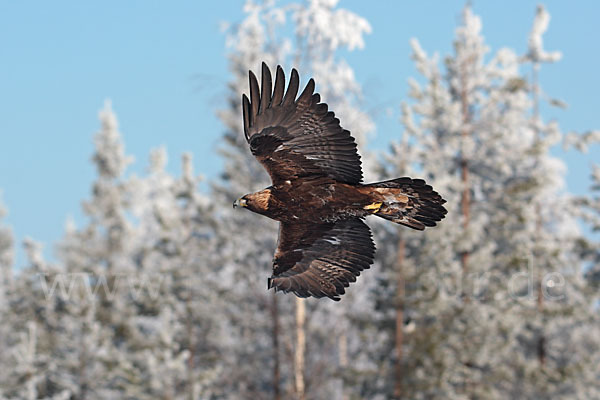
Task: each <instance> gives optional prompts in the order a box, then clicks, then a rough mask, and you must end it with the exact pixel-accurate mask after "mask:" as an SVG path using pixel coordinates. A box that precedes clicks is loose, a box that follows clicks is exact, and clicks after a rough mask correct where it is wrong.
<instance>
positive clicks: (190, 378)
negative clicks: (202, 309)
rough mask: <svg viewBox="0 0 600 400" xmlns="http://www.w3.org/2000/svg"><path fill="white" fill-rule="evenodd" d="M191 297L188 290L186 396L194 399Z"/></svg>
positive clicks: (191, 399)
mask: <svg viewBox="0 0 600 400" xmlns="http://www.w3.org/2000/svg"><path fill="white" fill-rule="evenodd" d="M191 297H192V294H191V293H190V292H188V296H187V299H186V314H187V315H186V317H187V318H186V331H187V335H188V351H189V352H190V355H189V357H188V362H187V364H188V365H187V368H188V370H187V379H188V382H187V385H188V398H189V399H190V400H193V399H194V367H195V366H194V326H193V321H192V320H193V318H194V315H193V312H192V305H191Z"/></svg>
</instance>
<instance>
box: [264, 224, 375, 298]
mask: <svg viewBox="0 0 600 400" xmlns="http://www.w3.org/2000/svg"><path fill="white" fill-rule="evenodd" d="M374 254H375V244H374V243H373V240H372V238H371V230H370V229H369V227H368V226H367V225H365V223H364V222H362V221H361V220H360V219H358V218H353V219H347V220H340V221H337V222H330V223H322V224H305V223H287V222H282V223H281V224H280V225H279V243H278V246H277V250H276V251H275V257H274V259H273V275H272V276H271V278H270V279H269V285H268V286H269V288H272V287H274V288H275V290H282V291H284V292H294V293H295V294H296V296H299V297H309V296H313V297H325V296H327V297H329V298H330V299H333V300H336V301H337V300H339V299H340V298H339V296H341V295H342V294H344V292H345V290H344V287H348V286H349V285H350V282H354V281H356V277H357V276H358V275H360V271H362V270H363V269H367V268H369V267H370V266H371V264H372V263H373V256H374Z"/></svg>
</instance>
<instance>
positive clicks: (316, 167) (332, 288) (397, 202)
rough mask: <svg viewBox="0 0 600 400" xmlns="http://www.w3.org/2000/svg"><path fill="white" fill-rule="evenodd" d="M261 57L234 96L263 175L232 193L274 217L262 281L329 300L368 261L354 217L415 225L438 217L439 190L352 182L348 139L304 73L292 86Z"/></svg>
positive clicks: (365, 240) (357, 168)
mask: <svg viewBox="0 0 600 400" xmlns="http://www.w3.org/2000/svg"><path fill="white" fill-rule="evenodd" d="M284 86H285V77H284V73H283V70H282V69H281V67H279V66H278V67H277V72H276V76H275V86H274V87H273V85H272V79H271V72H270V70H269V68H268V67H267V65H266V64H265V63H263V64H262V80H261V88H260V89H259V85H258V80H257V79H256V77H255V76H254V74H253V73H252V71H250V99H248V97H246V95H243V96H242V111H243V117H244V135H245V136H246V140H247V141H248V143H249V145H250V150H251V151H252V154H253V155H254V156H255V157H256V158H257V159H258V161H259V162H260V163H261V164H262V165H263V166H264V167H265V168H266V170H267V172H268V173H269V175H270V176H271V180H272V183H273V184H272V185H271V186H270V187H268V188H266V189H264V190H262V191H260V192H256V193H251V194H247V195H245V196H243V197H241V198H240V199H238V200H237V201H236V203H234V206H236V205H239V206H242V207H245V208H248V209H249V210H250V211H253V212H255V213H258V214H262V215H265V216H267V217H269V218H272V219H275V220H277V221H279V222H280V224H279V241H278V246H277V250H276V251H275V256H274V258H273V275H272V276H271V278H269V280H268V287H269V288H275V290H282V291H284V292H293V293H294V294H296V295H297V296H300V297H309V296H313V297H329V298H331V299H333V300H339V299H340V297H339V296H341V295H342V294H344V292H345V288H346V287H348V286H349V284H350V283H351V282H354V281H356V277H357V276H358V275H360V272H361V271H362V270H364V269H367V268H369V267H370V266H371V264H372V263H373V256H374V254H375V244H374V243H373V240H372V235H371V231H370V229H369V227H368V226H367V225H366V224H365V223H364V222H363V221H362V219H363V218H365V217H366V216H368V215H376V216H378V217H382V218H385V219H388V220H390V221H393V222H396V223H398V224H402V225H406V226H409V227H411V228H414V229H418V230H423V229H425V227H429V226H435V225H436V222H439V221H441V220H442V218H444V216H445V214H446V209H445V208H444V207H443V206H442V204H444V203H445V200H444V199H442V197H441V196H440V195H439V194H438V193H436V192H435V191H434V190H433V189H432V188H431V186H429V185H427V184H425V181H423V180H421V179H411V178H407V177H405V178H398V179H392V180H389V181H385V182H378V183H372V184H367V185H364V184H361V182H362V170H361V163H360V156H359V155H358V152H357V151H356V143H355V141H354V138H353V137H352V136H351V135H350V132H349V131H347V130H345V129H343V128H342V127H341V126H340V121H339V120H338V119H337V118H336V117H335V115H334V114H333V112H331V111H328V109H327V104H325V103H321V102H320V100H321V98H320V96H319V94H318V93H314V89H315V83H314V81H313V80H312V79H311V80H309V81H308V84H307V85H306V88H305V89H304V90H303V91H302V94H300V96H299V97H298V98H296V96H297V94H298V89H299V78H298V72H297V71H296V70H295V69H293V70H292V75H291V78H290V82H289V85H288V88H287V91H286V90H285V87H284Z"/></svg>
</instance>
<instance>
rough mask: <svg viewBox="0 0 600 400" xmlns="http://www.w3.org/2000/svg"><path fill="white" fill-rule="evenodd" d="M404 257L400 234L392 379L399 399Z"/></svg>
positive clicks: (400, 390)
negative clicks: (393, 371) (394, 367)
mask: <svg viewBox="0 0 600 400" xmlns="http://www.w3.org/2000/svg"><path fill="white" fill-rule="evenodd" d="M405 257H406V243H405V241H404V238H403V237H402V235H401V234H400V238H399V239H398V255H397V261H396V274H397V285H398V286H397V288H396V346H395V347H396V371H395V379H394V398H395V399H401V398H402V397H403V393H402V378H403V374H404V371H403V368H402V367H403V366H402V355H403V345H404V259H405Z"/></svg>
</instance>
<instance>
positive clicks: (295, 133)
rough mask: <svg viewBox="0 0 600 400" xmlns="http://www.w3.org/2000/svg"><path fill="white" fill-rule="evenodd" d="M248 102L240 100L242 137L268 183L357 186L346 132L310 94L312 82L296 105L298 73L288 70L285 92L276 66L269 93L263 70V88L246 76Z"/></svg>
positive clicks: (356, 162) (356, 171) (266, 70)
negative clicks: (327, 181) (311, 179)
mask: <svg viewBox="0 0 600 400" xmlns="http://www.w3.org/2000/svg"><path fill="white" fill-rule="evenodd" d="M249 74H250V100H248V97H246V95H245V94H244V95H242V111H243V115H244V135H245V136H246V140H247V141H248V143H249V144H250V150H251V151H252V154H254V156H256V158H258V160H259V161H260V162H261V163H262V164H263V165H264V167H265V168H266V169H267V172H268V173H269V175H270V176H271V179H272V180H273V183H274V184H275V185H277V184H278V183H280V182H283V181H286V180H291V179H295V178H298V177H304V176H315V175H317V176H319V175H321V176H328V177H330V178H333V179H335V180H337V181H340V182H345V183H350V184H356V183H359V182H360V181H362V171H361V167H360V156H359V155H358V152H357V151H356V142H355V141H354V138H353V137H352V136H351V135H350V132H349V131H347V130H344V129H342V127H341V126H340V121H339V119H337V118H336V117H335V115H334V113H333V112H331V111H329V112H328V111H327V104H325V103H319V101H320V99H321V97H320V96H319V94H318V93H313V92H314V90H315V82H314V80H312V79H311V80H310V81H309V82H308V84H307V85H306V88H305V89H304V91H303V92H302V94H301V95H300V97H298V99H296V95H297V94H298V87H299V78H298V72H297V71H296V70H295V69H293V70H292V76H291V78H290V83H289V86H288V89H287V92H285V94H284V89H285V88H284V86H285V76H284V74H283V69H282V68H281V67H280V66H278V67H277V74H276V77H275V87H274V89H273V91H271V86H272V85H271V83H272V80H271V71H270V70H269V67H267V65H266V64H265V63H263V64H262V87H261V89H260V90H259V88H258V81H257V79H256V76H254V74H253V73H252V71H250V73H249Z"/></svg>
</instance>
